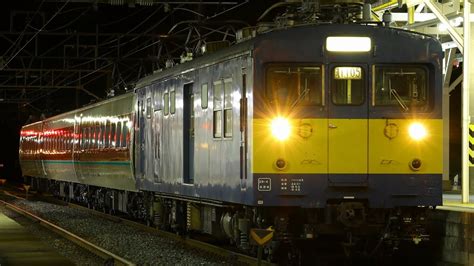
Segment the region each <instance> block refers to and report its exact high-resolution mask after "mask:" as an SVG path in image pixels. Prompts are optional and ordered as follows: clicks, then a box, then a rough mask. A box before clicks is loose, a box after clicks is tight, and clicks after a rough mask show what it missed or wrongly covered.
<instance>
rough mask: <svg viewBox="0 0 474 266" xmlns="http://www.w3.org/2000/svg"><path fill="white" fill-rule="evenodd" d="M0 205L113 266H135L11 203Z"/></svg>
mask: <svg viewBox="0 0 474 266" xmlns="http://www.w3.org/2000/svg"><path fill="white" fill-rule="evenodd" d="M0 203H1V204H3V205H5V206H6V207H7V208H8V209H10V210H12V211H14V212H16V213H19V214H21V215H23V216H25V217H27V218H29V219H32V220H33V221H37V222H39V224H40V225H41V226H43V227H45V228H47V229H49V230H51V231H53V232H55V233H57V234H59V235H61V236H62V237H64V238H66V239H68V240H70V241H71V242H73V243H75V244H76V245H78V246H80V247H82V248H85V249H87V250H89V251H90V252H92V253H94V254H95V255H97V256H99V257H101V258H103V259H104V260H113V262H114V265H135V264H134V263H133V262H130V261H128V260H126V259H124V258H121V257H119V256H117V255H115V254H113V253H112V252H110V251H108V250H105V249H103V248H101V247H99V246H97V245H94V244H92V243H91V242H89V241H87V240H85V239H84V238H81V237H79V236H77V235H75V234H73V233H71V232H69V231H67V230H65V229H63V228H61V227H59V226H57V225H55V224H53V223H51V222H48V221H46V220H44V219H42V218H41V217H38V216H37V215H35V214H33V213H31V212H29V211H26V210H23V209H22V208H20V207H18V206H15V205H14V204H11V203H8V202H6V201H3V200H0Z"/></svg>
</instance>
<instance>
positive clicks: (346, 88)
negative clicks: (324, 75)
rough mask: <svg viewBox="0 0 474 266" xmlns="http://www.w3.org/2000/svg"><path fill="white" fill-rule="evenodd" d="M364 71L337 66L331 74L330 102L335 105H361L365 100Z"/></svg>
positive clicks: (356, 67) (351, 67) (357, 68)
mask: <svg viewBox="0 0 474 266" xmlns="http://www.w3.org/2000/svg"><path fill="white" fill-rule="evenodd" d="M364 88H365V75H364V69H362V67H358V66H338V67H335V68H333V70H332V74H331V94H332V97H331V98H332V102H333V103H334V104H336V105H361V104H362V103H364V100H365V89H364Z"/></svg>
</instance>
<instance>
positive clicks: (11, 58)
mask: <svg viewBox="0 0 474 266" xmlns="http://www.w3.org/2000/svg"><path fill="white" fill-rule="evenodd" d="M69 1H70V0H67V1H66V2H65V3H64V4H63V5H62V6H61V8H59V10H58V11H56V13H54V15H53V16H52V17H51V18H50V19H49V20H48V21H46V23H45V24H44V25H43V26H42V27H41V29H40V30H38V31H37V32H36V33H35V34H34V35H33V36H32V37H31V38H30V39H29V40H28V41H27V42H26V43H25V44H24V45H23V46H22V47H21V48H20V49H19V50H18V51H17V52H16V53H15V54H14V55H13V56H11V57H10V58H9V59H8V61H7V62H5V64H3V65H2V66H1V68H0V71H1V70H3V69H5V67H7V66H8V64H9V63H10V62H11V61H12V60H13V59H14V58H15V57H16V56H17V55H18V54H19V53H20V52H21V51H23V49H25V47H26V46H27V45H28V44H29V43H30V42H31V41H32V40H34V39H35V38H36V36H37V35H38V34H39V33H40V32H41V31H42V30H43V29H44V28H45V27H46V26H47V25H48V24H49V23H50V22H51V21H52V20H53V19H54V18H55V17H56V16H57V15H58V14H60V13H61V11H62V10H63V9H64V7H66V5H67V4H68V3H69Z"/></svg>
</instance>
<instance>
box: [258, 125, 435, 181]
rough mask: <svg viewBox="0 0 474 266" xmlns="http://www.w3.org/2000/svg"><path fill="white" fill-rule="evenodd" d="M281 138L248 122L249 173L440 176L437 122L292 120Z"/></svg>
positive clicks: (262, 127)
mask: <svg viewBox="0 0 474 266" xmlns="http://www.w3.org/2000/svg"><path fill="white" fill-rule="evenodd" d="M289 125H290V134H289V137H288V138H287V139H285V140H280V139H278V138H276V137H274V136H273V134H272V129H271V121H269V120H266V119H254V120H253V130H254V133H253V134H254V135H253V141H254V143H253V172H254V173H287V174H290V173H295V174H297V173H307V174H310V173H313V174H325V173H333V174H336V173H339V174H351V173H354V174H363V173H369V174H391V173H393V174H408V173H412V174H427V173H430V174H433V173H442V169H443V165H442V156H443V155H442V139H443V136H442V131H443V130H442V128H443V122H442V120H441V119H425V120H414V119H369V120H368V119H292V120H290V121H289Z"/></svg>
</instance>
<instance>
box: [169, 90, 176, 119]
mask: <svg viewBox="0 0 474 266" xmlns="http://www.w3.org/2000/svg"><path fill="white" fill-rule="evenodd" d="M170 113H171V114H174V113H176V91H170Z"/></svg>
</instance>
